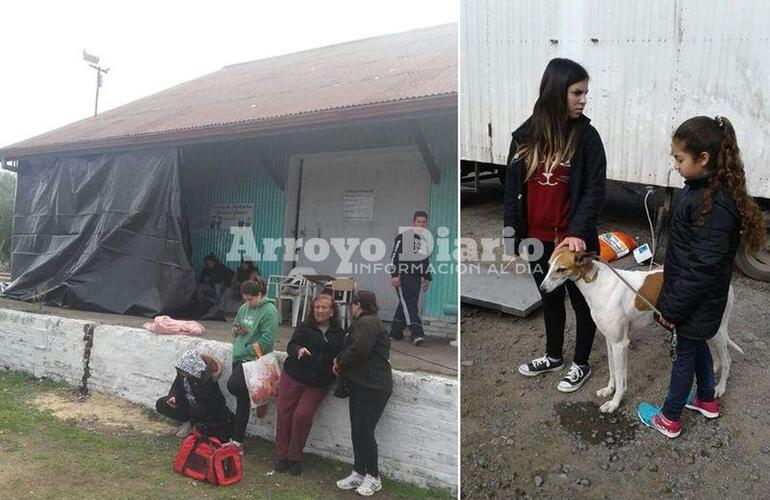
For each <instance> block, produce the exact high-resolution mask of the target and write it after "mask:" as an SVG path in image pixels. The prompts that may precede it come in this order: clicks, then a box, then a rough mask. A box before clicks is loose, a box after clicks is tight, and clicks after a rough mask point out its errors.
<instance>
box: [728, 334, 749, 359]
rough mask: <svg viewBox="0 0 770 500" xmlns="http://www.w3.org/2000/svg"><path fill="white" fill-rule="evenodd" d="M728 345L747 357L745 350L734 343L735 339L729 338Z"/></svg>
mask: <svg viewBox="0 0 770 500" xmlns="http://www.w3.org/2000/svg"><path fill="white" fill-rule="evenodd" d="M727 345H729V346H730V347H732V348H733V349H735V350H736V351H738V352H739V353H741V354H743V355H744V356H745V355H746V354H744V352H743V349H741V346H739V345H738V344H736V343H735V342H733V339H731V338H730V337H727Z"/></svg>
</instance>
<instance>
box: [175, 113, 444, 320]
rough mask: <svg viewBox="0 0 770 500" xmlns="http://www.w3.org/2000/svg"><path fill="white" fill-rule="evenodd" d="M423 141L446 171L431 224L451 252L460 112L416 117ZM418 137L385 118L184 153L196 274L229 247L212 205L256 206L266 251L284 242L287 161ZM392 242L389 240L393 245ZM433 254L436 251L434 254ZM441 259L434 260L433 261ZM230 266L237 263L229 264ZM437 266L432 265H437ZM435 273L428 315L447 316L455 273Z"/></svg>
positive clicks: (269, 267)
mask: <svg viewBox="0 0 770 500" xmlns="http://www.w3.org/2000/svg"><path fill="white" fill-rule="evenodd" d="M417 122H418V124H419V126H420V130H421V131H422V134H423V137H424V138H425V140H426V142H427V143H428V145H429V148H430V150H431V152H432V154H433V157H434V162H435V163H436V165H437V166H438V168H439V169H440V171H441V179H440V182H438V183H433V184H432V185H431V192H430V216H431V218H430V226H429V228H430V229H431V231H432V232H433V233H434V236H435V235H436V230H437V228H438V227H440V226H445V227H448V228H449V229H450V234H449V238H451V242H452V245H451V251H452V252H454V249H455V244H454V242H455V241H456V238H457V220H458V219H457V217H458V214H457V115H456V113H451V114H443V115H436V116H432V117H425V118H420V119H418V120H417ZM415 142H416V140H415V137H414V136H413V132H412V129H411V127H410V126H409V123H408V122H406V121H404V120H380V121H378V122H373V123H370V124H363V125H361V124H358V125H354V126H344V127H329V128H324V129H319V130H314V131H308V132H297V133H291V134H280V135H273V136H267V137H257V138H254V139H248V140H241V141H229V142H221V143H213V144H201V145H195V146H187V147H184V148H183V184H184V186H185V187H184V190H185V203H186V206H187V211H188V214H189V221H190V228H191V242H192V248H193V265H194V267H195V269H196V272H197V271H199V270H200V268H201V267H202V265H203V258H204V257H205V255H206V254H208V253H209V252H211V251H213V252H215V253H216V254H217V255H218V256H220V257H221V258H224V255H225V254H226V253H227V251H228V250H229V248H230V245H231V243H232V237H231V236H230V232H229V230H228V229H219V230H217V229H214V230H212V229H210V228H209V215H208V209H209V206H210V205H211V204H214V203H228V202H232V203H239V202H244V203H245V202H253V203H255V210H254V217H253V221H254V224H253V226H254V233H255V238H256V240H257V244H258V246H259V247H260V248H261V239H262V238H282V237H284V236H291V235H284V227H285V226H284V217H285V208H286V195H285V191H284V189H283V188H282V187H281V186H282V185H283V184H285V179H286V176H287V173H288V165H289V158H290V157H291V156H293V155H296V154H312V153H323V152H335V151H355V150H362V149H372V148H383V147H390V146H405V145H411V144H415ZM388 245H390V242H388ZM434 255H435V254H434ZM433 260H434V261H435V257H434V259H433ZM228 264H230V265H231V267H234V266H235V265H237V263H228ZM436 264H437V262H434V266H435V265H436ZM445 267H450V268H451V270H450V272H449V273H448V274H439V273H436V274H434V280H433V283H432V285H431V289H430V291H429V293H428V294H427V295H426V296H425V305H424V315H425V316H427V317H443V316H444V314H443V309H444V306H445V305H446V304H455V305H456V304H457V273H456V268H455V266H454V265H452V266H445ZM260 271H262V274H263V275H265V276H267V275H269V274H281V272H282V263H281V262H274V263H270V264H267V263H264V264H261V265H260Z"/></svg>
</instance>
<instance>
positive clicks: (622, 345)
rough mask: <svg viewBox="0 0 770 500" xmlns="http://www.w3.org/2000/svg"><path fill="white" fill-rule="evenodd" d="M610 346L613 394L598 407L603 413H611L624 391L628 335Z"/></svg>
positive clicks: (617, 405) (618, 403)
mask: <svg viewBox="0 0 770 500" xmlns="http://www.w3.org/2000/svg"><path fill="white" fill-rule="evenodd" d="M623 337H624V338H623V340H622V341H620V342H619V343H617V344H615V345H614V346H613V347H612V359H613V371H614V373H615V395H614V396H613V398H612V399H611V400H610V401H607V402H606V403H604V404H603V405H601V406H600V407H599V409H600V410H601V411H602V412H603V413H612V412H613V411H615V410H617V409H618V407H619V406H620V401H621V400H622V399H623V395H624V394H625V393H626V372H627V368H628V366H627V363H628V336H627V335H624V336H623Z"/></svg>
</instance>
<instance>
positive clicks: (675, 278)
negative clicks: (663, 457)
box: [639, 116, 765, 438]
mask: <svg viewBox="0 0 770 500" xmlns="http://www.w3.org/2000/svg"><path fill="white" fill-rule="evenodd" d="M671 154H672V155H673V156H674V168H675V169H676V170H677V171H678V172H679V174H680V175H681V176H682V177H684V179H685V188H684V191H683V192H682V198H681V199H680V201H679V204H678V205H677V207H676V209H675V210H674V213H673V215H672V219H671V232H670V235H669V243H668V248H667V250H666V262H665V265H664V267H663V288H662V290H661V293H660V295H659V296H658V303H657V309H658V311H660V315H659V316H656V319H657V320H658V322H659V323H660V324H661V325H663V326H664V327H666V328H668V329H669V330H672V331H675V333H676V338H677V344H676V358H675V360H674V363H673V366H672V368H671V382H670V384H669V388H668V396H667V397H666V402H665V403H664V405H663V408H659V407H657V406H653V405H651V404H648V403H641V404H640V405H639V418H640V419H641V420H642V422H643V423H644V424H645V425H648V426H650V427H652V428H654V429H656V430H658V431H659V432H661V433H662V434H664V435H666V436H668V437H670V438H674V437H677V436H678V435H679V434H680V432H681V429H682V425H681V421H680V417H681V415H682V410H683V408H684V407H687V408H689V409H691V410H695V411H698V412H700V413H701V414H703V415H704V416H705V417H707V418H716V417H718V416H719V399H718V398H716V397H715V394H714V367H713V363H712V359H711V352H710V351H709V348H708V344H707V343H706V340H708V339H710V338H711V337H713V336H714V335H716V333H717V331H718V330H719V327H720V325H721V323H722V316H723V314H724V311H725V306H726V305H727V300H728V293H729V290H730V278H731V277H732V269H733V259H734V258H735V254H736V252H737V250H738V245H739V243H740V241H741V239H742V240H743V243H744V245H746V248H747V249H748V250H749V251H750V252H756V251H758V250H759V248H760V247H761V245H763V244H764V240H765V230H764V227H763V225H762V214H761V212H760V211H759V207H757V204H756V202H755V201H754V200H753V198H751V196H749V194H748V192H747V191H746V174H745V171H744V169H743V162H742V161H741V157H740V150H739V149H738V144H737V142H736V138H735V129H733V126H732V124H731V123H730V121H729V120H728V119H727V118H724V117H721V116H717V117H716V118H709V117H706V116H698V117H695V118H690V119H689V120H687V121H685V122H684V123H682V124H681V125H680V126H679V128H677V130H676V132H674V136H673V139H672V141H671ZM693 378H696V379H697V381H698V387H697V391H696V392H693V393H692V394H691V393H690V389H691V387H692V382H693Z"/></svg>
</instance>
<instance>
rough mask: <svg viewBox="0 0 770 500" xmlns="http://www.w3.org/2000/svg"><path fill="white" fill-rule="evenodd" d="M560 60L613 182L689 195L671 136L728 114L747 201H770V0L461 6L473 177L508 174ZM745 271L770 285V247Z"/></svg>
mask: <svg viewBox="0 0 770 500" xmlns="http://www.w3.org/2000/svg"><path fill="white" fill-rule="evenodd" d="M553 57H568V58H571V59H574V60H576V61H578V62H580V63H581V64H582V65H583V66H585V68H586V69H587V70H588V72H589V74H590V75H591V84H590V93H589V101H588V107H587V109H586V115H587V116H589V117H590V118H591V119H592V123H593V124H594V125H595V126H596V128H597V129H598V130H599V132H600V133H601V135H602V139H603V140H604V145H605V149H606V151H607V160H608V161H607V176H608V178H609V179H612V180H617V181H626V182H633V183H639V184H645V185H654V186H662V187H667V188H669V187H681V186H682V183H681V178H680V176H679V175H676V174H674V175H671V171H672V170H671V165H672V160H671V157H670V138H671V134H672V133H673V131H674V129H675V128H676V126H677V125H678V124H679V123H681V122H682V121H684V120H685V119H687V118H689V117H692V116H696V115H706V116H715V115H724V116H726V117H728V118H729V119H730V120H731V121H732V123H733V124H734V126H735V128H736V132H737V135H738V143H739V145H740V147H741V150H742V153H743V160H744V163H745V165H746V174H747V182H748V186H749V191H750V193H751V194H752V195H753V196H755V197H758V198H760V199H761V201H762V202H763V203H766V202H767V199H768V198H770V2H766V1H764V0H737V1H728V0H462V10H461V23H460V58H461V59H460V62H461V65H460V75H461V76H460V110H461V111H460V116H461V131H460V139H461V147H460V155H461V160H463V161H462V168H463V171H464V173H465V174H468V173H470V172H473V171H474V169H475V170H476V172H477V173H478V171H479V165H481V166H482V168H481V170H484V169H486V170H490V169H491V170H494V169H495V168H498V167H499V166H503V165H504V164H505V161H506V157H507V154H508V147H509V144H510V134H511V132H512V131H513V130H514V129H515V128H516V127H517V126H518V125H520V124H521V123H522V122H523V121H524V120H525V119H526V118H527V117H528V116H529V115H530V113H531V111H532V107H533V105H534V103H535V100H536V98H537V92H538V86H539V83H540V77H541V76H542V73H543V70H544V69H545V66H546V64H547V63H548V61H549V60H550V59H551V58H553ZM766 206H767V205H766ZM766 215H767V217H766V220H767V221H768V223H770V213H767V212H766ZM739 265H740V266H741V269H742V270H743V271H744V272H746V273H747V274H749V275H751V276H754V277H756V278H760V279H766V280H770V252H768V251H767V249H765V252H763V253H762V254H760V255H759V256H758V257H757V258H747V257H746V256H745V255H741V256H740V257H739Z"/></svg>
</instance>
